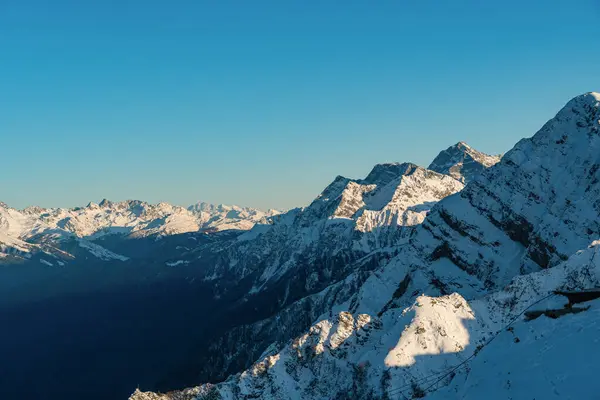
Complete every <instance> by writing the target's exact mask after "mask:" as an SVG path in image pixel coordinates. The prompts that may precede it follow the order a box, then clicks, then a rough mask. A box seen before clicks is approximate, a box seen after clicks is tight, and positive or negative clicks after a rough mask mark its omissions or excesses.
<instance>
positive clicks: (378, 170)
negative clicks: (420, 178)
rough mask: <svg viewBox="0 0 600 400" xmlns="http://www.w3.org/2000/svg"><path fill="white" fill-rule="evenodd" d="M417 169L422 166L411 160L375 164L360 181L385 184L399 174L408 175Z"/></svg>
mask: <svg viewBox="0 0 600 400" xmlns="http://www.w3.org/2000/svg"><path fill="white" fill-rule="evenodd" d="M418 169H424V168H422V167H419V166H418V165H416V164H413V163H411V162H404V163H383V164H376V165H375V166H374V167H373V169H372V170H371V172H369V175H367V177H366V178H365V179H363V180H362V181H361V183H365V184H377V185H385V184H387V183H389V182H391V181H392V180H394V179H396V178H398V177H399V176H401V175H410V174H412V173H414V171H416V170H418Z"/></svg>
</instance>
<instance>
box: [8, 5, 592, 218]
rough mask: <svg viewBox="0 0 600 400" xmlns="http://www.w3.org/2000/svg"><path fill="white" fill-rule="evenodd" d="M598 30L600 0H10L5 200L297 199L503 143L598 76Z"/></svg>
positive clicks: (270, 203)
mask: <svg viewBox="0 0 600 400" xmlns="http://www.w3.org/2000/svg"><path fill="white" fill-rule="evenodd" d="M483 3H485V4H483ZM491 3H494V4H491ZM599 38H600V2H598V1H593V0H571V1H567V0H565V1H552V0H550V1H529V0H528V1H523V0H519V1H504V2H491V1H489V2H488V1H480V0H477V1H475V0H473V1H466V0H465V1H461V0H458V1H427V0H425V1H416V0H410V1H408V0H407V1H401V0H394V1H383V0H380V1H366V0H365V1H293V0H290V1H281V0H276V1H275V0H274V1H260V0H255V1H246V0H243V1H242V0H240V1H227V0H219V1H201V0H190V1H153V0H144V1H142V0H136V1H127V0H120V1H109V0H103V1H99V0H98V1H91V0H90V1H80V0H71V1H65V0H46V1H42V0H37V1H30V0H2V1H0V76H1V78H0V171H1V172H0V200H2V201H5V202H7V203H8V204H9V205H12V206H14V207H25V206H27V205H32V204H36V205H41V206H47V207H55V206H76V205H84V204H86V203H87V202H88V201H90V200H94V201H98V200H100V199H102V198H104V197H106V198H109V199H112V200H123V199H127V198H135V199H143V200H147V201H151V202H158V201H168V202H172V203H176V204H183V205H185V204H190V203H193V202H196V201H198V200H203V201H208V202H215V203H235V204H240V205H249V206H256V207H262V208H266V207H279V208H287V207H293V206H299V205H304V204H306V203H308V202H309V201H310V200H311V199H312V198H314V197H315V196H316V195H317V194H318V193H319V192H320V191H321V190H322V188H323V187H324V186H325V185H327V184H328V183H329V182H330V181H331V180H332V179H333V178H334V177H335V176H336V175H338V174H339V175H345V176H349V177H363V176H365V175H366V174H367V173H368V172H369V170H370V169H371V167H372V166H373V165H374V164H376V163H379V162H388V161H412V162H415V163H417V164H421V165H427V164H428V163H429V161H430V160H431V159H432V158H433V157H434V156H435V155H436V154H437V152H438V151H439V150H441V149H443V148H445V147H447V146H449V145H451V144H453V143H455V142H458V141H460V140H464V141H466V142H468V143H470V144H471V145H472V146H474V147H476V148H478V149H480V150H482V151H485V152H489V153H499V152H505V151H507V150H508V149H510V148H511V147H512V146H513V144H514V143H515V142H516V141H517V140H518V139H520V138H521V137H525V136H531V135H532V134H534V133H535V131H537V129H539V127H541V125H542V124H543V123H544V122H546V120H547V119H549V118H551V117H552V116H553V115H554V114H555V113H556V112H557V111H558V109H560V107H562V106H563V105H564V103H566V102H567V101H568V100H569V99H570V98H571V97H573V96H575V95H577V94H580V93H583V92H586V91H591V90H596V91H598V90H600V81H599V78H600V74H599V71H600V51H599V49H600V47H599V46H600V43H599Z"/></svg>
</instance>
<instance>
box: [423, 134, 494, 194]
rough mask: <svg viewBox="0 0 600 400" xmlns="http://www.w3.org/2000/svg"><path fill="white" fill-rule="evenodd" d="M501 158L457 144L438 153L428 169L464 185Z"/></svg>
mask: <svg viewBox="0 0 600 400" xmlns="http://www.w3.org/2000/svg"><path fill="white" fill-rule="evenodd" d="M501 158H502V155H497V156H490V155H487V154H485V153H482V152H480V151H477V150H475V149H474V148H472V147H471V146H469V145H468V144H466V143H465V142H458V143H457V144H455V145H454V146H450V147H448V148H447V149H446V150H444V151H442V152H440V154H438V156H437V157H436V158H435V159H434V160H433V161H432V162H431V164H429V167H428V168H429V169H430V170H432V171H436V172H439V173H440V174H446V175H450V176H451V177H453V178H455V179H458V180H459V181H461V182H462V183H465V184H466V183H468V182H470V181H472V180H473V179H474V178H475V177H476V176H478V175H480V174H481V173H482V172H483V171H484V170H485V169H486V168H489V167H491V166H492V165H494V164H496V163H497V162H498V161H500V159H501Z"/></svg>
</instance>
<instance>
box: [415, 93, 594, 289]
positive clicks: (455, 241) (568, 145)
mask: <svg viewBox="0 0 600 400" xmlns="http://www.w3.org/2000/svg"><path fill="white" fill-rule="evenodd" d="M597 96H598V95H596V94H586V95H583V96H579V97H576V98H575V99H573V100H571V101H570V102H569V103H568V104H567V105H566V106H565V107H564V108H563V109H562V110H561V111H560V112H559V113H558V114H557V115H556V117H555V118H553V119H552V120H550V121H549V122H548V123H547V124H545V125H544V127H543V128H542V129H541V130H540V131H539V132H538V133H536V134H535V135H534V136H533V137H532V138H530V139H523V140H521V141H520V142H519V143H517V145H516V146H515V147H514V148H513V149H512V150H511V151H509V152H508V153H506V154H505V155H504V157H503V158H502V161H501V162H500V163H498V164H497V165H495V166H494V167H493V168H490V169H488V170H487V171H486V172H485V173H484V174H483V175H481V177H480V178H478V179H476V180H475V181H473V182H471V183H470V184H469V185H467V187H466V188H465V190H463V191H462V192H461V193H460V194H459V195H457V196H453V197H451V198H448V199H447V200H446V201H444V202H441V203H440V204H438V206H437V207H435V208H434V210H433V211H432V212H431V214H430V216H429V217H428V218H427V220H426V222H425V223H424V225H423V228H425V229H424V230H421V231H420V233H419V235H418V237H415V239H414V243H415V244H416V245H417V246H418V247H419V249H420V250H421V251H423V252H425V253H427V254H431V253H434V251H435V249H436V248H438V249H442V248H445V249H447V250H448V251H447V252H446V253H447V255H446V257H449V258H452V259H453V260H454V261H455V263H456V264H457V265H460V266H461V268H463V269H465V270H466V271H468V272H469V273H471V274H475V275H477V276H478V277H479V278H480V279H482V280H484V281H488V282H489V284H492V285H503V284H505V283H506V282H507V281H508V280H510V279H511V278H512V277H513V276H515V275H517V274H521V273H527V272H532V271H537V270H539V269H541V268H548V267H552V266H554V265H556V264H558V263H559V262H560V261H562V260H565V259H566V258H567V257H568V256H569V255H571V254H573V253H574V252H575V251H577V250H578V249H581V248H585V246H586V245H587V244H588V243H590V242H591V241H592V240H593V239H594V238H596V237H597V236H598V233H599V232H600V226H599V225H598V222H597V221H598V217H599V216H600V202H599V201H598V198H599V194H600V185H599V182H600V179H599V178H600V174H599V172H600V171H599V169H600V164H599V163H598V157H597V154H598V151H599V150H600V138H599V135H598V132H599V126H598V119H599V111H598V97H597ZM427 236H432V237H433V238H434V239H435V240H433V241H431V240H429V239H428V238H427ZM432 245H433V246H435V247H432ZM439 246H443V247H439Z"/></svg>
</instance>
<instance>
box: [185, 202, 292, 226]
mask: <svg viewBox="0 0 600 400" xmlns="http://www.w3.org/2000/svg"><path fill="white" fill-rule="evenodd" d="M188 210H189V211H191V212H192V213H193V214H194V215H195V216H196V217H197V219H198V223H199V224H200V226H201V228H202V229H203V230H207V231H222V230H227V229H239V230H249V229H252V227H253V226H254V225H255V224H266V223H268V221H269V218H271V217H273V216H275V215H279V214H281V211H279V210H274V209H270V210H267V211H266V212H265V211H261V210H258V209H256V208H250V207H238V206H227V205H224V204H219V205H214V204H208V203H197V204H194V205H192V206H190V207H188Z"/></svg>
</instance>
